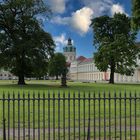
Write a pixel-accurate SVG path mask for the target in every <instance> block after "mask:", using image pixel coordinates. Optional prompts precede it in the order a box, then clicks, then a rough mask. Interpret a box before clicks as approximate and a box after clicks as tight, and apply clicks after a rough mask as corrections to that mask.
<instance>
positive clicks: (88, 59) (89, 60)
mask: <svg viewBox="0 0 140 140" xmlns="http://www.w3.org/2000/svg"><path fill="white" fill-rule="evenodd" d="M92 61H93V58H86V59H85V60H84V61H83V62H92Z"/></svg>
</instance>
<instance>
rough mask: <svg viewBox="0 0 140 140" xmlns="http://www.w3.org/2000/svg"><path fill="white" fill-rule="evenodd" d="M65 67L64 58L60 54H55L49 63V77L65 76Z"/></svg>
mask: <svg viewBox="0 0 140 140" xmlns="http://www.w3.org/2000/svg"><path fill="white" fill-rule="evenodd" d="M66 73H67V66H66V58H65V56H64V55H63V54H62V53H55V54H54V56H53V57H52V58H51V59H50V62H49V75H50V76H56V79H58V76H62V75H66Z"/></svg>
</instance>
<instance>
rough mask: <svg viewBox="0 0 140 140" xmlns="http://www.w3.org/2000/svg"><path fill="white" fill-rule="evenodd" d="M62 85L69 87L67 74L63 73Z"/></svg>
mask: <svg viewBox="0 0 140 140" xmlns="http://www.w3.org/2000/svg"><path fill="white" fill-rule="evenodd" d="M61 86H62V87H67V80H66V74H64V75H62V78H61Z"/></svg>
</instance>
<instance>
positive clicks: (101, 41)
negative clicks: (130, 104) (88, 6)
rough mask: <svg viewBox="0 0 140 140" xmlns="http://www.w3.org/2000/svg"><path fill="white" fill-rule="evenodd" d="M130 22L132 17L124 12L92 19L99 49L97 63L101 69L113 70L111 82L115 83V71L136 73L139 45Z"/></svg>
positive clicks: (95, 58)
mask: <svg viewBox="0 0 140 140" xmlns="http://www.w3.org/2000/svg"><path fill="white" fill-rule="evenodd" d="M130 23H131V22H130V18H129V17H127V16H126V15H124V14H115V15H114V17H108V16H102V17H98V18H95V19H93V20H92V24H91V26H92V28H93V31H94V45H95V46H96V49H97V52H96V53H95V54H94V60H95V64H96V66H97V68H98V69H99V70H100V71H107V70H108V69H110V70H111V74H110V83H114V72H116V73H120V74H126V75H133V73H134V69H135V67H136V58H137V54H138V47H136V46H135V36H136V33H135V32H132V31H131V24H130Z"/></svg>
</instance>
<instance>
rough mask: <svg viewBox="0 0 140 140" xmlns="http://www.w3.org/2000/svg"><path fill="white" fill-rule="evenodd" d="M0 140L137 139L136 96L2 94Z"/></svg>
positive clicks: (139, 111) (139, 99) (139, 100)
mask: <svg viewBox="0 0 140 140" xmlns="http://www.w3.org/2000/svg"><path fill="white" fill-rule="evenodd" d="M0 108H1V110H0V111H1V115H0V121H1V124H0V135H1V136H0V138H1V139H3V140H11V139H12V140H26V139H28V140H30V139H33V140H35V139H37V140H55V139H56V140H81V139H82V140H83V139H84V140H93V139H94V140H96V139H98V140H102V139H104V140H118V139H120V140H129V139H130V140H139V139H140V96H139V95H137V94H136V93H134V94H131V93H130V94H126V93H124V94H123V93H122V94H121V93H119V94H116V93H114V94H111V93H103V94H101V93H99V94H95V93H83V94H82V93H77V94H76V93H73V94H72V93H71V94H70V93H68V94H65V93H63V94H60V93H58V94H56V93H52V94H50V93H47V94H45V93H43V94H40V93H38V94H35V93H33V94H12V95H11V94H3V97H2V98H1V99H0Z"/></svg>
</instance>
